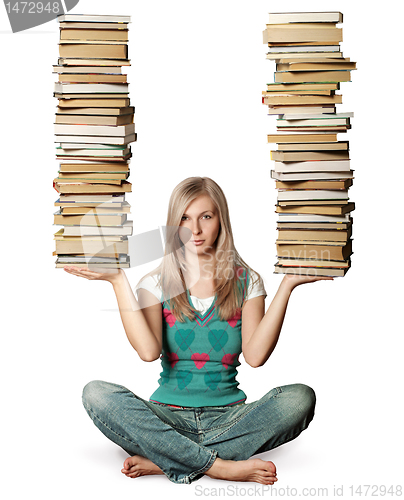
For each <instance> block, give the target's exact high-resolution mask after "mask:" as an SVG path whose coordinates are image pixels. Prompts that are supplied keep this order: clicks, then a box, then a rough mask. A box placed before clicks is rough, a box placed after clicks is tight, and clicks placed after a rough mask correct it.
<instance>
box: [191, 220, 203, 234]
mask: <svg viewBox="0 0 404 500" xmlns="http://www.w3.org/2000/svg"><path fill="white" fill-rule="evenodd" d="M200 232H201V228H200V226H199V221H196V222H194V224H193V226H192V233H193V234H199V233H200Z"/></svg>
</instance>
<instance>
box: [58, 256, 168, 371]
mask: <svg viewBox="0 0 404 500" xmlns="http://www.w3.org/2000/svg"><path fill="white" fill-rule="evenodd" d="M64 269H65V271H67V272H69V273H70V274H74V275H75V276H81V277H83V278H87V279H90V280H104V281H109V282H110V283H111V284H112V286H113V289H114V292H115V295H116V300H117V302H118V307H119V313H120V315H121V319H122V324H123V327H124V329H125V332H126V336H127V337H128V340H129V342H130V344H131V345H132V347H133V348H134V349H135V350H136V352H137V353H138V354H139V356H140V358H141V359H142V360H143V361H154V360H155V359H158V357H159V356H160V354H161V349H162V311H161V304H160V302H159V301H158V300H157V299H156V297H154V295H153V294H152V293H151V292H149V291H147V290H143V289H140V290H139V302H138V301H137V300H136V298H135V296H134V294H133V291H132V288H131V286H130V284H129V282H128V279H127V277H126V274H125V272H124V271H123V270H122V269H119V271H118V272H117V273H115V272H114V273H111V272H106V273H97V272H94V271H90V270H89V269H87V268H80V269H79V268H76V267H74V266H66V267H65V268H64Z"/></svg>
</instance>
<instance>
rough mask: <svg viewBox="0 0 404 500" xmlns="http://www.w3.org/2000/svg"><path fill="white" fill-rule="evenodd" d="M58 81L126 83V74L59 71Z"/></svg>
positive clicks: (65, 82) (70, 82)
mask: <svg viewBox="0 0 404 500" xmlns="http://www.w3.org/2000/svg"><path fill="white" fill-rule="evenodd" d="M58 80H59V83H64V84H67V83H69V84H72V83H74V84H78V83H94V84H95V83H97V84H100V83H126V82H127V75H122V74H113V73H92V74H88V73H59V76H58Z"/></svg>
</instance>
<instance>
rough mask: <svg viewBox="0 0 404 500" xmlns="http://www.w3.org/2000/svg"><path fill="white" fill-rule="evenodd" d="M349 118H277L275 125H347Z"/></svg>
mask: <svg viewBox="0 0 404 500" xmlns="http://www.w3.org/2000/svg"><path fill="white" fill-rule="evenodd" d="M348 124H349V118H306V119H301V120H286V119H285V118H278V120H277V121H276V126H277V127H279V128H282V127H303V126H305V125H306V126H309V127H326V126H327V125H332V126H337V125H348Z"/></svg>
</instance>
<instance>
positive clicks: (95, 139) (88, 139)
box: [55, 134, 137, 150]
mask: <svg viewBox="0 0 404 500" xmlns="http://www.w3.org/2000/svg"><path fill="white" fill-rule="evenodd" d="M136 137H137V135H136V134H129V135H125V136H124V137H120V136H117V137H107V136H102V137H101V136H98V135H94V136H91V135H56V136H55V142H60V143H64V142H65V143H71V144H73V146H71V148H72V149H73V148H74V147H75V146H74V144H75V143H77V148H80V147H82V148H85V147H86V146H87V145H91V144H93V145H95V144H98V145H100V144H99V143H100V140H102V144H107V145H108V144H112V145H118V146H119V145H126V144H129V143H130V142H134V141H136ZM102 144H101V145H102ZM80 145H82V146H80ZM62 147H63V146H62ZM64 149H65V150H66V149H68V148H66V147H64Z"/></svg>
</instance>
